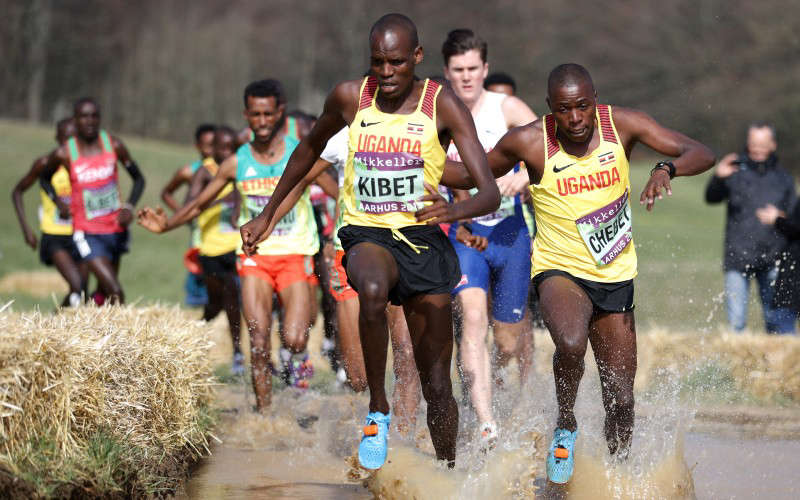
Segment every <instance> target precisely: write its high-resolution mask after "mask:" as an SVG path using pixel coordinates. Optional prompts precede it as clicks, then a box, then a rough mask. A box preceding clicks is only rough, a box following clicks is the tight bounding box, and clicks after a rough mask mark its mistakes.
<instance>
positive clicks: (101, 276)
mask: <svg viewBox="0 0 800 500" xmlns="http://www.w3.org/2000/svg"><path fill="white" fill-rule="evenodd" d="M88 264H89V270H90V271H91V272H92V274H94V275H95V277H96V278H97V282H98V283H99V286H100V288H101V289H102V290H103V292H104V293H105V296H106V300H107V301H109V302H110V303H111V304H124V303H125V294H124V293H123V291H122V286H121V285H120V283H119V280H118V279H117V270H118V269H119V260H117V261H116V262H112V261H111V259H109V258H108V257H105V256H101V257H95V258H93V259H90V260H89V263H88Z"/></svg>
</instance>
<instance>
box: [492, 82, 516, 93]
mask: <svg viewBox="0 0 800 500" xmlns="http://www.w3.org/2000/svg"><path fill="white" fill-rule="evenodd" d="M486 90H488V91H490V92H497V93H498V94H505V95H514V87H512V86H511V85H509V84H507V83H493V84H492V85H489V86H488V87H486Z"/></svg>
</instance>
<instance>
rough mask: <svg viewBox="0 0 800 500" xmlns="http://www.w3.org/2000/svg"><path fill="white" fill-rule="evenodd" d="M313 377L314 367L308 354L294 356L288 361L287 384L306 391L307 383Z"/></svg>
mask: <svg viewBox="0 0 800 500" xmlns="http://www.w3.org/2000/svg"><path fill="white" fill-rule="evenodd" d="M313 376H314V366H313V365H312V364H311V360H310V359H308V354H302V355H300V354H295V355H294V356H292V359H291V360H290V361H289V383H288V385H291V386H292V387H297V388H298V389H308V383H309V381H310V380H311V377H313Z"/></svg>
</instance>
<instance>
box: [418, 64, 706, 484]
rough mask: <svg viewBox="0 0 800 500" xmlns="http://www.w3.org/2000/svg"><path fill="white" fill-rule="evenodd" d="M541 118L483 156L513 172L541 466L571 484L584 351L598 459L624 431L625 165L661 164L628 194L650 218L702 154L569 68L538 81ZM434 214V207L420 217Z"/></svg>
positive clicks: (629, 421)
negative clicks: (547, 338) (610, 100)
mask: <svg viewBox="0 0 800 500" xmlns="http://www.w3.org/2000/svg"><path fill="white" fill-rule="evenodd" d="M547 84H548V85H547V89H548V98H547V104H548V106H549V107H550V111H551V114H549V115H547V116H545V117H544V118H542V119H539V120H536V121H534V122H532V123H530V124H528V125H526V126H523V127H518V128H515V129H512V130H511V131H509V132H508V133H507V134H506V135H505V136H504V137H503V138H502V139H501V140H500V142H498V143H497V146H496V147H495V149H493V150H492V151H491V152H490V153H489V155H488V158H489V165H490V167H491V169H492V173H493V174H494V175H495V176H500V175H503V174H505V173H506V172H508V171H509V170H511V168H513V166H514V165H515V164H517V163H519V162H520V161H523V162H525V165H526V166H527V168H528V173H529V176H530V179H531V184H532V187H531V190H532V193H533V202H534V207H535V216H536V227H537V233H536V237H535V240H534V251H533V271H532V273H533V285H534V286H535V287H536V290H537V291H538V293H539V298H540V301H541V302H540V305H541V310H542V316H543V318H544V321H545V324H546V326H547V328H548V330H550V335H551V337H552V339H553V342H554V343H555V347H556V351H555V354H554V356H553V372H554V375H555V386H556V399H557V400H558V421H557V422H556V430H555V435H554V438H553V441H552V444H551V446H550V450H549V453H548V457H547V475H548V478H549V479H550V481H552V482H554V483H565V482H567V481H569V479H570V477H571V476H572V471H573V467H574V461H573V452H574V446H575V439H576V438H577V435H578V424H577V421H576V420H575V415H574V413H573V407H574V405H575V397H576V396H577V392H578V384H579V382H580V380H581V377H582V376H583V359H584V354H585V353H586V347H587V343H588V342H591V344H592V351H593V352H594V355H595V359H596V360H597V365H598V369H599V372H600V379H601V388H602V393H603V394H602V396H603V405H604V407H605V410H606V420H605V435H606V440H607V443H608V449H609V451H610V452H611V454H612V455H615V457H616V458H617V459H619V460H624V459H625V457H627V455H628V452H629V449H630V443H631V436H632V432H633V415H634V407H633V380H634V376H635V374H636V329H635V326H634V314H633V278H634V276H636V252H635V250H634V246H633V233H632V230H631V209H630V200H631V185H630V179H629V168H628V157H629V156H630V151H631V149H632V148H633V146H634V145H636V144H637V143H640V142H641V143H642V144H645V145H647V146H649V147H650V148H652V149H654V150H655V151H657V152H658V153H661V154H663V155H667V156H671V157H675V160H673V161H665V162H659V163H658V164H657V165H656V166H655V168H654V169H653V170H652V172H651V175H650V179H649V180H648V182H647V185H646V186H645V187H644V190H643V191H642V194H641V196H640V203H643V204H646V205H647V209H648V210H651V209H652V207H653V204H654V203H655V201H656V199H660V198H661V196H662V192H663V191H666V192H667V194H671V187H670V179H672V178H673V177H675V176H676V175H680V176H686V175H696V174H699V173H701V172H703V171H705V170H707V169H708V168H710V167H711V166H712V165H713V164H714V154H713V153H712V152H711V150H709V149H708V148H707V147H706V146H704V145H702V144H700V143H699V142H697V141H695V140H692V139H690V138H688V137H686V136H685V135H682V134H680V133H678V132H675V131H673V130H670V129H667V128H665V127H662V126H661V125H659V124H658V123H657V122H656V121H655V120H653V119H652V118H651V117H649V116H648V115H647V114H645V113H643V112H641V111H636V110H632V109H625V108H620V107H616V106H614V107H612V106H608V105H604V104H598V103H597V94H596V92H595V89H594V84H593V83H592V79H591V77H590V76H589V73H588V72H587V71H586V69H585V68H583V67H582V66H579V65H577V64H564V65H561V66H558V67H556V68H555V69H554V70H553V71H552V72H551V73H550V77H549V79H548V82H547ZM442 183H443V184H446V185H448V186H450V187H455V188H462V189H463V188H465V187H470V186H471V185H472V184H473V183H472V182H471V180H470V179H469V176H468V175H467V173H466V171H465V169H464V168H463V167H460V166H459V165H458V164H450V163H448V166H447V168H446V169H445V174H444V176H443V177H442ZM441 205H444V200H439V201H438V202H437V203H436V204H435V205H434V207H432V208H430V209H428V210H431V211H432V212H435V210H436V208H435V206H441Z"/></svg>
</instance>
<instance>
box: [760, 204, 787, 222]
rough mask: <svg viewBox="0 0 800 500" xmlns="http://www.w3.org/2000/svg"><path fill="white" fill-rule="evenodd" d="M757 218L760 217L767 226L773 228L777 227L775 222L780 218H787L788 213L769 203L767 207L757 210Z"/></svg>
mask: <svg viewBox="0 0 800 500" xmlns="http://www.w3.org/2000/svg"><path fill="white" fill-rule="evenodd" d="M756 217H758V220H759V221H760V222H761V223H762V224H764V225H765V226H773V225H775V221H776V220H778V217H786V213H785V212H783V211H782V210H779V209H778V207H776V206H775V205H773V204H771V203H767V204H766V205H765V206H763V207H761V208H759V209H757V210H756Z"/></svg>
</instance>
